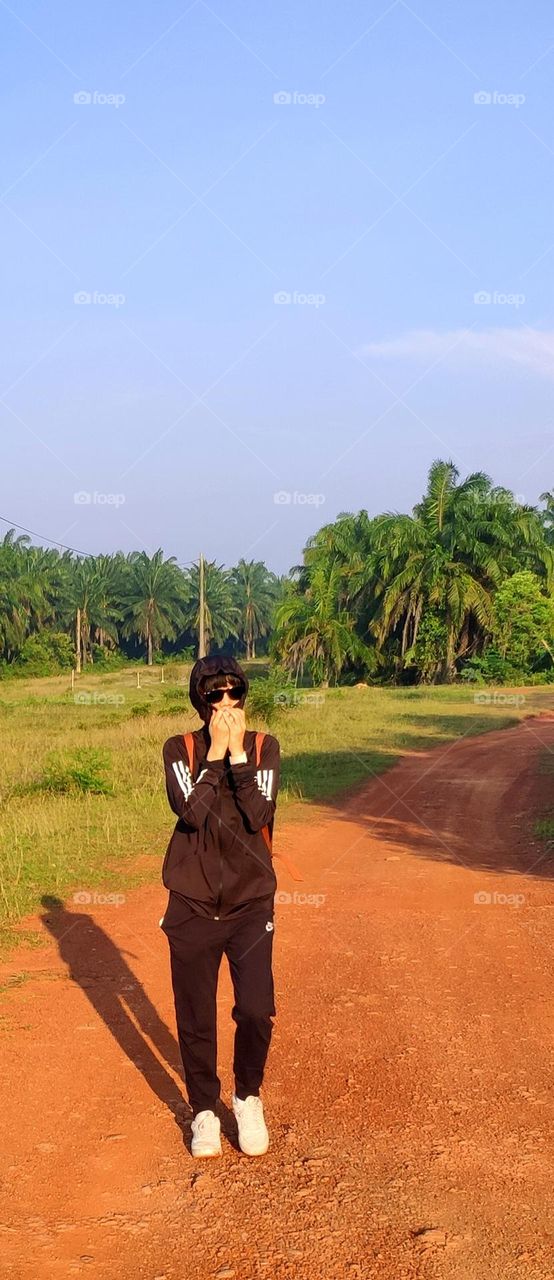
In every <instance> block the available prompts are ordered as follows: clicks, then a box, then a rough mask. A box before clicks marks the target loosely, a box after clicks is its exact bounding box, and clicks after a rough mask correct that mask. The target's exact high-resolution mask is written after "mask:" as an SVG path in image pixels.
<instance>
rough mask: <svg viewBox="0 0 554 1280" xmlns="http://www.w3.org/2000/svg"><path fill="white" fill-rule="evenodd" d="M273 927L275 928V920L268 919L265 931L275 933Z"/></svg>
mask: <svg viewBox="0 0 554 1280" xmlns="http://www.w3.org/2000/svg"><path fill="white" fill-rule="evenodd" d="M273 928H274V926H273V920H268V922H267V924H266V926H265V931H266V933H273Z"/></svg>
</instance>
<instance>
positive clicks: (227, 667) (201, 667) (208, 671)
mask: <svg viewBox="0 0 554 1280" xmlns="http://www.w3.org/2000/svg"><path fill="white" fill-rule="evenodd" d="M219 672H222V673H223V674H224V675H226V676H231V675H232V676H239V677H240V679H241V680H242V681H243V682H244V687H245V693H244V694H243V696H242V698H241V699H240V702H237V704H236V705H237V707H244V703H245V701H246V695H247V693H248V676H246V675H245V673H244V671H243V669H242V667H240V666H239V664H238V662H236V660H235V658H230V657H227V655H226V654H223V653H213V654H211V656H210V657H209V658H198V660H197V662H195V664H194V666H193V668H192V671H191V673H190V683H189V697H190V700H191V702H192V705H193V707H194V709H195V711H197V712H198V715H199V716H200V719H201V720H203V721H204V723H205V724H207V723H208V721H209V719H210V716H211V713H212V708H211V707H210V704H209V702H206V699H205V698H203V697H202V693H201V692H200V689H199V687H198V686H199V684H200V681H201V680H203V679H205V677H206V676H215V675H219Z"/></svg>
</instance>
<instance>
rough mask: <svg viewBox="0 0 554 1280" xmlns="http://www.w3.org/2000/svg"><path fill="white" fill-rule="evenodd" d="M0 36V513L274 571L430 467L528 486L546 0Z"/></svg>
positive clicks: (77, 8)
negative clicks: (437, 463) (323, 531)
mask: <svg viewBox="0 0 554 1280" xmlns="http://www.w3.org/2000/svg"><path fill="white" fill-rule="evenodd" d="M0 32H1V39H0V46H1V49H2V52H1V55H0V71H1V74H0V84H1V86H2V89H1V93H2V97H3V103H2V112H1V121H2V124H1V126H0V128H1V130H2V153H3V166H2V178H1V182H2V190H1V193H0V225H1V232H2V239H3V255H2V257H3V264H2V265H3V289H2V294H1V299H2V300H1V310H0V343H1V352H2V366H3V367H2V370H1V373H0V424H1V427H0V429H1V432H2V437H1V439H2V449H1V464H0V514H1V515H2V516H3V517H5V518H7V519H8V521H9V522H10V523H16V524H19V525H21V526H25V527H27V528H30V529H31V530H33V531H35V532H37V533H39V534H40V535H41V536H42V539H43V540H44V541H45V540H46V538H49V539H50V540H51V541H52V542H59V543H62V544H66V545H68V546H71V547H75V548H76V549H77V550H79V551H83V552H88V553H94V554H96V553H98V552H101V551H115V550H118V549H121V550H123V551H126V552H127V551H131V550H135V549H146V550H147V551H149V552H150V553H153V552H154V550H155V549H156V548H157V547H159V546H161V547H163V549H164V551H165V553H166V554H167V555H174V556H176V557H177V560H178V562H179V563H180V564H182V565H186V564H190V563H191V562H193V561H195V560H197V559H198V555H199V553H200V552H201V551H202V552H203V553H204V555H205V556H206V557H207V558H208V559H210V560H215V562H216V563H217V564H221V565H225V566H229V567H230V566H232V565H233V564H235V563H236V562H237V561H238V559H239V558H241V557H244V558H245V559H246V560H264V561H265V563H266V564H267V565H268V567H269V568H270V569H272V570H273V571H274V572H275V573H279V574H281V573H287V572H288V571H289V569H290V568H291V566H292V565H294V564H298V563H301V561H302V550H303V547H304V546H305V543H306V540H307V538H308V537H309V536H310V535H312V534H313V533H315V532H316V530H317V529H318V528H319V527H321V525H322V524H326V523H329V522H330V521H332V520H334V519H336V517H337V515H338V514H339V513H340V512H345V511H350V512H357V511H359V510H361V509H365V510H367V511H368V512H369V514H370V515H374V514H377V513H378V512H381V511H409V510H411V508H412V506H413V505H414V503H415V502H417V501H418V500H419V498H420V496H421V494H422V492H423V490H424V488H425V483H426V477H427V473H428V470H429V467H430V465H431V463H432V462H433V461H434V459H436V458H443V459H451V460H452V461H453V462H454V463H455V464H456V466H457V467H458V468H459V471H460V475H461V476H462V477H463V476H465V475H466V474H467V473H468V472H470V471H475V470H483V471H486V472H487V473H488V474H489V475H490V476H491V477H492V479H493V481H494V482H495V483H497V484H502V485H505V486H507V487H509V488H511V489H512V490H513V491H514V493H516V494H517V495H518V497H519V500H520V501H525V502H531V503H536V502H537V500H538V497H539V495H540V493H542V492H543V491H544V490H545V489H550V488H552V487H553V485H554V465H553V464H554V425H553V411H552V392H553V390H554V316H553V313H552V297H553V292H554V291H553V287H552V286H553V272H554V223H553V221H552V215H551V211H552V208H553V195H554V124H553V121H554V115H553V112H552V97H553V94H552V75H553V70H554V20H553V17H552V12H551V6H550V5H548V4H547V3H546V0H536V2H535V4H534V5H533V6H532V7H531V8H528V9H527V10H526V9H525V7H524V6H522V5H521V4H520V3H517V4H516V3H515V2H514V0H489V3H488V4H487V5H483V4H482V2H481V0H465V3H464V4H463V5H461V4H457V5H454V4H446V3H439V0H409V2H408V0H371V2H370V3H361V2H360V0H345V2H344V3H342V4H340V5H337V4H336V3H333V4H331V3H329V2H328V0H294V2H293V0H282V3H280V4H279V5H271V6H270V5H268V4H266V5H264V4H260V2H259V0H240V2H239V0H209V3H206V2H205V0H195V2H192V0H179V2H177V0H158V3H156V5H152V4H151V3H146V0H135V2H134V3H133V4H132V5H131V4H129V3H127V4H119V5H113V4H112V3H108V2H107V0H97V2H96V3H95V4H94V6H93V5H74V4H72V5H69V4H68V3H56V0H53V2H52V3H51V4H50V5H48V6H47V5H44V4H43V3H39V0H11V3H10V4H9V5H8V4H7V3H5V2H4V0H1V2H0ZM7 527H8V526H7V525H6V524H4V525H0V532H1V530H2V529H6V528H7ZM38 540H39V539H35V541H38Z"/></svg>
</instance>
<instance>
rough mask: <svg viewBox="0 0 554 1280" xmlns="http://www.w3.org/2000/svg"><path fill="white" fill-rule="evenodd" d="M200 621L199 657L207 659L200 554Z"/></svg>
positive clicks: (201, 559)
mask: <svg viewBox="0 0 554 1280" xmlns="http://www.w3.org/2000/svg"><path fill="white" fill-rule="evenodd" d="M199 570H200V619H199V625H198V657H199V658H205V657H206V642H205V639H204V556H203V555H202V552H200V563H199Z"/></svg>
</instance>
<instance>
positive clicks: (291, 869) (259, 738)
mask: <svg viewBox="0 0 554 1280" xmlns="http://www.w3.org/2000/svg"><path fill="white" fill-rule="evenodd" d="M264 738H265V733H257V734H256V768H257V769H258V768H259V765H260V760H261V758H262V746H263V741H264ZM262 835H263V838H264V840H265V842H266V845H267V847H268V849H269V852H270V854H271V857H272V858H280V860H281V862H282V863H283V866H284V867H286V869H287V871H288V873H289V875H290V876H292V878H293V880H302V879H303V876H301V875H300V872H299V870H298V868H297V867H295V865H294V863H293V862H290V860H289V858H287V857H286V855H285V854H284V853H277V852H275V853H274V852H273V848H272V842H271V835H270V833H269V827H262Z"/></svg>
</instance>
